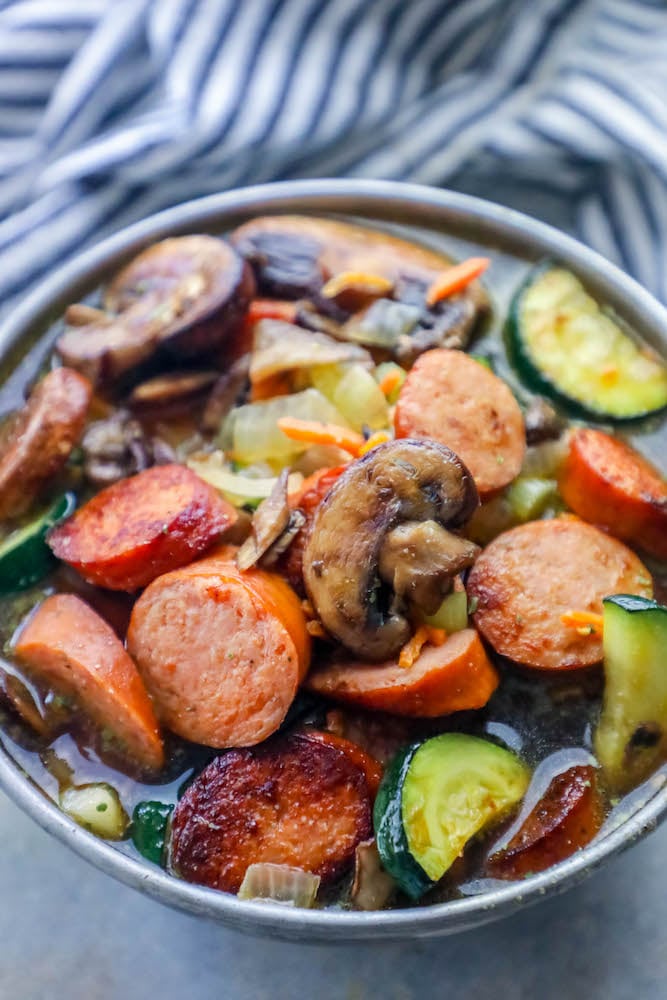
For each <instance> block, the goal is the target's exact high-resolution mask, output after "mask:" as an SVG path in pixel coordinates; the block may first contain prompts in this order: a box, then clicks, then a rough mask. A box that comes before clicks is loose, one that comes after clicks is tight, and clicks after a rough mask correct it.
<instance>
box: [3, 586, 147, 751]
mask: <svg viewBox="0 0 667 1000" xmlns="http://www.w3.org/2000/svg"><path fill="white" fill-rule="evenodd" d="M14 650H15V652H16V655H17V657H18V658H19V659H20V660H21V662H22V663H24V664H25V666H26V667H27V669H28V671H29V672H30V674H31V676H32V677H34V678H35V679H36V680H37V681H38V682H41V683H42V684H43V685H44V686H45V687H46V688H47V689H49V690H50V689H52V688H53V689H55V690H56V691H57V692H60V693H62V694H65V695H67V696H71V697H72V698H73V700H74V701H75V703H76V704H77V705H79V706H80V707H81V708H82V709H83V711H84V712H86V714H87V715H88V716H89V717H90V718H91V719H92V720H93V721H94V722H95V723H96V724H97V725H98V726H99V728H100V730H108V731H109V732H110V733H112V734H113V735H114V737H115V740H116V742H117V744H118V749H119V750H120V751H121V752H124V755H125V756H127V757H128V758H129V759H130V760H131V761H132V762H133V763H135V764H136V765H139V767H141V768H142V769H144V770H148V771H157V770H159V769H160V768H161V767H162V765H163V763H164V750H163V746H162V738H161V736H160V732H159V730H158V725H157V720H156V718H155V713H154V711H153V706H152V705H151V702H150V699H149V697H148V694H147V693H146V689H145V687H144V685H143V683H142V681H141V678H140V677H139V674H138V673H137V669H136V667H135V665H134V663H133V662H132V660H131V659H130V657H129V656H128V654H127V653H126V651H125V649H124V648H123V644H122V643H121V641H120V639H119V638H118V637H117V636H116V635H115V633H114V631H113V629H112V628H111V626H110V625H108V624H107V623H106V622H105V621H104V620H103V619H102V618H100V616H99V615H98V614H97V613H96V612H95V611H93V609H92V608H91V607H89V606H88V605H87V604H85V603H84V602H83V601H82V600H80V599H79V598H78V597H75V596H74V595H73V594H52V595H51V596H50V597H47V598H46V600H45V601H43V602H42V604H40V605H39V607H38V608H37V610H36V611H35V613H34V614H33V615H31V616H30V618H29V619H28V621H27V623H26V624H25V626H24V627H23V629H22V630H21V632H20V634H19V637H18V639H17V641H16V645H15V647H14Z"/></svg>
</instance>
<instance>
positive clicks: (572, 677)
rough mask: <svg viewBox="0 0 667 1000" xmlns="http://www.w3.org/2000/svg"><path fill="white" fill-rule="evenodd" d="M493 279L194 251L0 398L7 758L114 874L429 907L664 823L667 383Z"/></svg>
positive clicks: (41, 355)
mask: <svg viewBox="0 0 667 1000" xmlns="http://www.w3.org/2000/svg"><path fill="white" fill-rule="evenodd" d="M470 250H471V254H470V255H469V256H467V257H465V256H464V257H463V259H459V260H454V259H451V258H450V257H448V256H445V255H444V254H443V253H441V252H440V251H439V250H435V249H431V248H429V247H427V246H424V245H422V244H420V243H416V242H413V241H410V240H407V239H405V238H404V237H403V236H399V235H396V234H394V233H388V232H384V231H381V230H377V229H370V228H365V227H362V226H359V225H356V224H352V223H347V222H340V221H332V220H330V219H318V218H313V217H305V216H304V217H300V216H275V217H273V216H272V217H262V218H256V219H252V220H250V221H249V222H246V223H245V224H243V225H241V226H240V227H239V228H238V229H236V230H235V231H233V232H231V233H228V234H227V235H226V236H225V237H224V238H218V237H215V236H211V235H204V234H201V235H191V236H185V237H177V238H171V239H166V240H163V241H162V242H160V243H157V244H155V245H154V246H151V247H148V248H147V249H145V250H144V251H143V252H141V253H140V254H139V255H138V256H137V257H136V258H135V259H134V260H131V261H130V262H129V263H127V264H126V265H125V266H124V267H123V268H122V269H121V270H120V271H119V272H118V273H117V274H116V275H114V276H113V277H112V280H110V282H109V283H108V284H107V285H106V286H105V287H104V288H103V289H102V290H101V291H100V292H99V293H98V294H96V295H94V296H91V298H90V300H89V301H86V302H84V303H72V304H71V305H70V306H69V307H68V309H67V310H66V313H65V315H64V317H63V320H62V321H60V323H59V324H57V325H56V327H55V328H54V330H53V331H50V332H49V333H48V334H47V336H46V337H45V339H44V342H43V346H40V345H38V346H37V347H36V348H34V350H33V354H32V360H30V359H28V361H27V362H24V363H23V367H22V369H21V370H22V371H25V372H27V373H28V374H29V375H30V380H29V381H27V382H26V384H25V385H24V386H22V387H21V388H22V389H24V390H25V398H24V399H23V400H19V399H17V398H15V396H14V395H12V392H13V390H14V389H15V388H16V381H17V379H16V378H14V379H10V380H9V381H8V383H7V387H6V389H5V390H3V391H2V393H1V394H0V401H1V403H2V405H3V409H4V412H5V417H4V420H3V423H2V426H1V429H0V516H1V517H2V522H1V526H2V534H1V536H0V595H1V596H0V637H1V638H2V642H3V657H2V660H1V661H0V723H1V725H0V738H1V739H2V741H3V744H4V747H5V749H6V750H7V751H8V752H9V754H10V755H11V756H12V757H13V758H14V759H15V760H16V761H17V763H18V764H19V765H20V766H21V767H22V768H23V769H24V770H25V772H26V773H27V774H28V775H29V776H30V777H31V778H32V780H33V781H34V782H35V783H36V784H37V785H38V786H39V787H40V788H41V789H42V790H43V791H44V793H45V794H46V795H47V796H49V797H50V798H51V799H52V800H54V801H55V802H57V803H58V805H59V807H60V808H61V809H62V810H63V811H64V812H66V813H67V814H68V815H69V816H70V817H72V819H74V820H75V821H76V822H77V823H78V824H80V825H81V826H83V827H85V828H86V829H87V830H89V831H91V832H92V833H94V834H95V835H97V836H98V837H101V838H104V839H106V840H110V841H113V842H115V844H116V846H117V848H118V849H119V850H122V851H126V852H129V853H133V854H135V855H136V854H139V855H141V856H142V857H143V858H144V859H145V860H146V862H147V863H150V864H153V865H158V866H161V867H163V868H165V869H166V870H167V871H168V872H169V873H170V874H172V875H173V876H174V877H176V878H182V879H186V880H188V881H191V882H194V883H198V884H201V885H205V886H209V887H211V888H214V889H217V890H220V891H223V892H228V893H234V894H237V895H238V896H239V898H242V899H251V900H258V901H259V900H265V899H271V900H274V901H276V902H281V903H283V904H290V905H296V906H322V907H326V906H336V907H342V908H356V909H378V908H385V907H401V906H407V905H416V904H420V905H423V904H429V903H434V902H438V901H442V900H446V899H450V898H455V897H457V896H460V895H467V894H474V893H480V892H484V891H485V890H486V889H487V888H488V887H489V886H491V885H493V884H497V882H498V881H499V880H501V881H507V880H520V879H525V878H530V877H531V875H533V874H534V873H536V872H540V871H543V870H545V869H546V868H549V867H550V866H552V865H555V864H558V863H559V862H562V861H563V860H564V859H566V858H567V857H569V856H570V855H572V854H573V853H574V852H576V851H578V850H580V849H581V848H582V847H584V846H585V845H586V844H588V843H589V842H590V841H592V840H593V838H595V837H596V836H598V835H600V833H601V831H602V832H604V831H605V830H608V829H609V828H610V826H612V825H613V824H614V823H615V822H617V817H618V815H619V810H622V809H623V807H624V805H625V804H626V797H628V796H631V797H636V796H641V795H642V794H647V795H648V794H649V792H648V791H646V782H649V783H650V781H651V780H652V776H653V775H655V773H656V772H658V771H659V770H660V769H661V768H662V767H663V765H665V764H666V763H667V684H666V683H665V679H664V678H665V673H664V649H665V642H666V641H667V607H666V606H665V605H664V603H663V602H664V601H666V600H667V480H666V479H665V474H666V472H667V465H666V464H665V463H666V459H665V455H666V454H667V449H666V448H665V445H666V443H667V425H666V423H665V416H664V412H665V408H666V407H667V367H666V365H665V362H664V360H663V359H661V358H660V357H658V356H657V355H656V354H655V353H654V352H653V351H651V350H650V349H649V348H648V347H647V346H645V345H644V344H642V343H640V342H639V341H638V339H637V338H636V337H635V335H634V332H633V331H632V330H629V329H626V327H625V325H624V324H623V323H622V321H621V320H620V319H619V318H618V317H616V316H614V315H613V314H612V313H611V312H610V310H609V309H608V308H607V307H606V305H605V303H604V302H597V301H595V299H594V298H593V297H592V296H591V295H590V294H589V292H588V291H587V290H586V289H585V288H584V287H583V286H582V284H581V283H580V281H579V279H578V278H577V277H576V275H574V274H572V273H570V272H569V271H568V270H567V269H566V268H565V267H563V266H561V265H560V264H559V263H558V262H556V261H545V262H541V263H539V264H538V265H537V266H535V267H529V266H528V265H526V264H525V263H524V262H522V261H520V260H517V259H511V258H508V257H506V256H504V255H503V254H500V253H498V252H497V251H495V250H493V249H486V248H483V247H471V248H470ZM482 255H483V256H482Z"/></svg>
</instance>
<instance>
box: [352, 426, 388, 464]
mask: <svg viewBox="0 0 667 1000" xmlns="http://www.w3.org/2000/svg"><path fill="white" fill-rule="evenodd" d="M390 440H391V435H390V434H389V431H376V432H375V434H371V436H370V437H369V439H368V441H364V443H363V444H362V446H361V448H360V449H359V457H360V458H361V456H362V455H365V454H366V452H368V451H372V450H373V448H377V446H378V445H379V444H384V443H385V441H390Z"/></svg>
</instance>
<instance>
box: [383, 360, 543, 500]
mask: <svg viewBox="0 0 667 1000" xmlns="http://www.w3.org/2000/svg"><path fill="white" fill-rule="evenodd" d="M394 426H395V429H396V436H397V437H399V438H404V437H425V438H432V439H433V440H434V441H439V442H440V443H441V444H446V445H447V447H448V448H451V449H452V451H454V452H456V454H457V455H458V456H459V458H461V460H462V461H463V462H464V464H465V465H466V466H467V467H468V468H469V469H470V472H471V473H472V476H473V479H474V480H475V485H476V486H477V489H478V491H479V493H480V495H481V496H488V495H489V494H491V493H494V492H496V491H497V490H499V489H502V487H503V486H507V485H508V483H511V482H512V480H513V479H515V478H516V476H517V475H518V474H519V471H520V469H521V464H522V462H523V457H524V454H525V451H526V434H525V429H524V425H523V417H522V415H521V409H520V407H519V404H518V403H517V401H516V399H515V398H514V396H513V395H512V393H511V391H510V389H509V387H508V386H507V385H506V384H505V382H503V381H502V379H499V378H498V376H497V375H494V374H493V372H490V371H489V370H488V369H487V368H485V367H484V365H480V364H479V362H477V361H475V360H474V358H471V357H469V356H468V355H467V354H463V353H462V352H461V351H452V350H436V351H428V352H427V353H426V354H422V356H421V357H420V358H419V359H418V360H417V361H416V362H415V365H414V367H413V368H412V370H411V371H410V372H409V373H408V377H407V378H406V380H405V382H404V383H403V386H402V388H401V392H400V395H399V397H398V402H397V404H396V410H395V414H394Z"/></svg>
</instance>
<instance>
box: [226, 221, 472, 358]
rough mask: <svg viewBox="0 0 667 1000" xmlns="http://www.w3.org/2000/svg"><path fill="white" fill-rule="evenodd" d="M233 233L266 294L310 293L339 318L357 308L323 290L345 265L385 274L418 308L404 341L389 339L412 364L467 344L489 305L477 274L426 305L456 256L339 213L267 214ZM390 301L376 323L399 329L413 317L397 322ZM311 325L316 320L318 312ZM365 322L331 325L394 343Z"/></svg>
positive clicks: (400, 296)
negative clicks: (425, 354)
mask: <svg viewBox="0 0 667 1000" xmlns="http://www.w3.org/2000/svg"><path fill="white" fill-rule="evenodd" d="M230 239H231V242H232V243H233V244H234V246H236V247H237V249H238V250H239V252H240V253H241V254H242V255H243V256H244V257H245V258H246V260H248V261H249V262H250V263H251V264H252V267H253V269H254V271H255V275H256V278H257V283H258V285H259V288H260V291H261V292H262V293H263V294H266V295H272V296H279V297H283V298H284V297H287V298H296V299H301V298H304V299H309V300H311V302H313V303H314V304H315V306H316V307H317V309H318V311H319V312H320V313H325V314H326V315H327V316H329V317H330V316H333V317H334V319H336V320H344V319H346V317H347V316H348V315H349V311H346V310H345V309H343V308H341V303H342V300H341V299H340V298H338V299H335V300H332V299H330V298H328V297H327V296H326V295H323V294H322V289H323V287H324V286H325V284H326V283H327V282H328V281H330V279H332V278H334V277H336V276H338V275H341V274H342V273H343V272H360V273H363V274H365V275H368V276H370V277H374V278H377V279H385V280H386V281H387V283H388V287H389V286H390V287H391V289H392V292H391V298H392V300H396V303H402V304H405V305H409V306H411V307H415V308H414V309H413V310H411V321H410V323H409V324H408V327H407V330H406V334H405V335H404V336H402V337H401V339H400V342H397V343H396V344H392V345H389V346H390V349H391V350H392V353H393V354H394V356H395V357H396V358H397V359H398V360H400V361H402V362H404V363H405V362H412V361H413V360H414V359H415V358H416V357H417V355H418V354H420V353H421V352H422V351H426V350H429V349H430V348H432V347H465V345H466V344H467V342H468V340H469V339H470V336H471V334H472V331H473V329H474V327H475V325H476V323H477V321H478V319H479V318H480V317H481V315H482V314H483V313H485V312H486V311H487V309H488V306H489V302H488V297H487V295H486V292H485V291H484V288H483V287H482V285H481V284H480V283H479V282H478V281H473V282H471V283H470V284H469V285H468V286H467V287H466V288H465V289H464V290H463V291H462V292H460V293H459V294H457V295H453V296H451V297H449V298H446V299H443V300H442V301H441V302H438V303H437V305H435V306H433V307H432V308H430V307H429V306H428V305H427V304H426V292H427V289H428V287H429V286H430V285H431V284H432V282H433V281H434V280H435V279H436V278H437V277H438V276H439V275H440V274H441V273H442V271H443V270H445V269H446V268H448V267H449V266H450V265H451V264H452V261H451V260H450V258H449V257H447V256H445V255H444V254H441V253H438V252H437V251H435V250H431V249H429V248H428V247H424V246H420V245H419V244H417V243H411V242H409V241H407V240H403V239H400V238H399V237H396V236H392V235H390V234H388V233H384V232H381V231H379V230H373V229H367V228H365V227H363V226H355V225H351V224H350V223H346V222H336V221H334V220H332V219H317V218H310V217H307V216H299V215H282V216H265V217H260V218H257V219H253V220H251V221H250V222H246V223H245V224H244V225H242V226H240V227H239V228H238V229H236V230H235V231H234V232H233V233H232V234H231V237H230ZM388 294H389V293H388ZM388 303H390V299H388V298H378V299H376V301H375V303H374V305H372V306H371V307H370V308H371V310H374V312H373V317H376V319H374V322H384V321H385V320H386V321H387V322H388V323H389V324H390V326H391V330H390V332H391V334H392V336H393V335H394V333H395V331H396V328H397V327H398V326H401V324H404V322H405V321H404V317H403V314H401V319H400V322H399V321H397V318H396V316H395V315H394V310H387V309H386V308H385V307H386V304H388ZM343 304H344V303H343ZM381 304H383V305H381ZM381 309H383V310H384V311H383V312H382V313H381ZM307 325H308V326H312V318H311V322H309V323H308V324H307ZM360 325H361V326H362V327H363V323H361V324H360V323H359V322H354V323H352V324H350V325H349V327H348V325H347V324H346V325H345V326H343V327H342V328H340V327H338V326H336V327H335V329H332V328H331V327H329V328H328V329H327V333H331V334H333V335H334V336H336V337H339V338H340V339H347V336H346V332H347V333H349V339H351V340H356V341H357V342H358V343H367V344H368V346H370V347H373V346H378V345H380V346H383V347H384V346H387V345H386V344H385V343H384V341H385V340H386V339H387V336H388V334H387V332H386V331H385V330H384V329H382V330H380V331H379V333H378V331H373V330H370V331H369V333H368V336H369V338H370V339H368V340H363V339H360V337H361V334H362V333H363V329H362V331H360V330H359V326H360ZM367 325H369V324H367Z"/></svg>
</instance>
